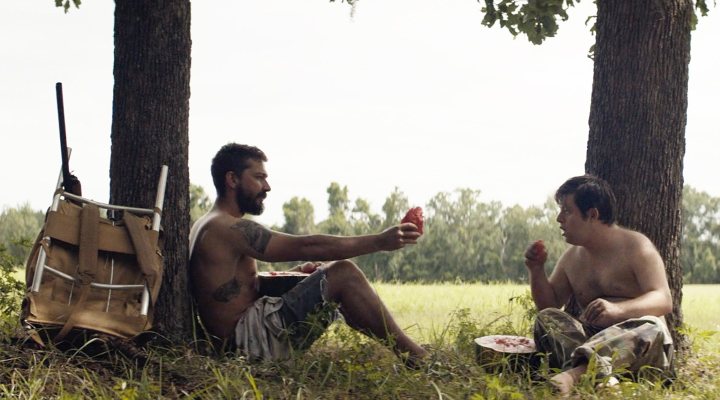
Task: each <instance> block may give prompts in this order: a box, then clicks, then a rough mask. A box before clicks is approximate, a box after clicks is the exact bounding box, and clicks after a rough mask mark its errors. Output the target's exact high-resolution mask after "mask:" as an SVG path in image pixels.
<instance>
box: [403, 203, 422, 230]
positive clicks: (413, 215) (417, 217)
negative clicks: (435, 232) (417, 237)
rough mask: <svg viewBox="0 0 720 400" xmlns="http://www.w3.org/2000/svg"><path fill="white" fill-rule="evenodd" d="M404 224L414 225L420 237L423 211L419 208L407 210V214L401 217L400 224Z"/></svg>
mask: <svg viewBox="0 0 720 400" xmlns="http://www.w3.org/2000/svg"><path fill="white" fill-rule="evenodd" d="M406 222H411V223H413V224H415V226H417V228H418V232H420V234H421V235H422V233H423V211H422V208H420V207H413V208H411V209H409V210H408V212H407V213H406V214H405V216H404V217H403V219H402V221H400V223H402V224H404V223H406Z"/></svg>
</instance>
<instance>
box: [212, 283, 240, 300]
mask: <svg viewBox="0 0 720 400" xmlns="http://www.w3.org/2000/svg"><path fill="white" fill-rule="evenodd" d="M241 290H242V287H241V286H240V282H238V281H237V280H235V278H233V279H231V280H229V281H227V282H226V283H223V284H222V285H220V286H219V287H218V288H217V289H215V291H214V292H213V294H212V298H213V300H215V301H219V302H221V303H227V302H229V301H230V300H232V299H233V298H234V297H237V296H238V295H239V294H240V291H241Z"/></svg>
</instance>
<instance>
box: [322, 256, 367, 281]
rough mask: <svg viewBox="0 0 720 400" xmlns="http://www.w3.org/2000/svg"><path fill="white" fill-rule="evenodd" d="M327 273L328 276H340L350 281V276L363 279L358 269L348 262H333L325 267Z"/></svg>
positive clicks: (355, 265)
mask: <svg viewBox="0 0 720 400" xmlns="http://www.w3.org/2000/svg"><path fill="white" fill-rule="evenodd" d="M327 273H328V275H334V276H342V277H346V278H350V279H352V278H351V277H352V276H361V277H364V274H363V273H362V271H361V270H360V267H358V266H357V264H355V263H354V262H352V261H350V260H338V261H333V262H332V263H330V265H328V266H327Z"/></svg>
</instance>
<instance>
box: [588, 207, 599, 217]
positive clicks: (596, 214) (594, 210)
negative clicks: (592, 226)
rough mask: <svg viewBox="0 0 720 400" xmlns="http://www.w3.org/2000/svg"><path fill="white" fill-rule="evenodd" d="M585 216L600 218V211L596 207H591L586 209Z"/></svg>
mask: <svg viewBox="0 0 720 400" xmlns="http://www.w3.org/2000/svg"><path fill="white" fill-rule="evenodd" d="M587 216H588V218H589V219H594V220H599V219H600V211H598V209H597V208H595V207H593V208H591V209H589V210H587Z"/></svg>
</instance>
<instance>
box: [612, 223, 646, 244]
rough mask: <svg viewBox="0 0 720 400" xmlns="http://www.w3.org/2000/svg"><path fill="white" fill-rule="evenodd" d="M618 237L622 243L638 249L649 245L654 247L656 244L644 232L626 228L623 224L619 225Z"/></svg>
mask: <svg viewBox="0 0 720 400" xmlns="http://www.w3.org/2000/svg"><path fill="white" fill-rule="evenodd" d="M616 234H617V239H618V241H619V242H620V243H623V244H625V245H627V246H630V247H635V248H637V249H642V248H646V247H647V246H650V247H652V248H653V249H654V248H655V246H654V245H653V243H652V240H650V238H648V237H647V235H645V234H644V233H642V232H640V231H636V230H634V229H630V228H625V227H622V226H618V229H617V230H616Z"/></svg>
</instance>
